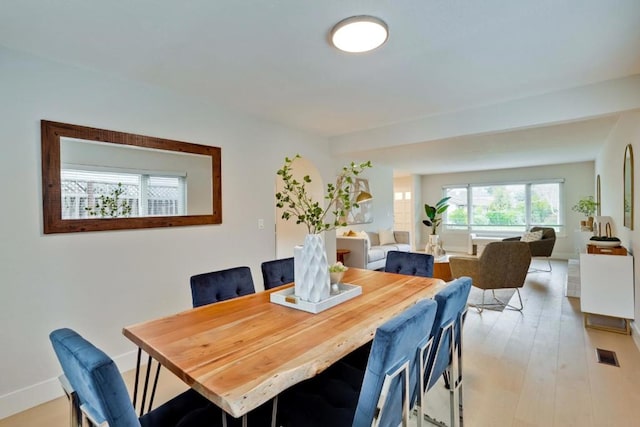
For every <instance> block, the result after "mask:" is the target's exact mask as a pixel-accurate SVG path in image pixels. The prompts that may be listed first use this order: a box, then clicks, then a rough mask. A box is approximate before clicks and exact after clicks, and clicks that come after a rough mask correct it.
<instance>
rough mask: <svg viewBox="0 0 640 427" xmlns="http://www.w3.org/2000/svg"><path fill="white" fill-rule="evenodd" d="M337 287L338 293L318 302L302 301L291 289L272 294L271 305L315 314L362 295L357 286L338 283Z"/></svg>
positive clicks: (359, 287) (360, 288)
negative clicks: (274, 304)
mask: <svg viewBox="0 0 640 427" xmlns="http://www.w3.org/2000/svg"><path fill="white" fill-rule="evenodd" d="M338 287H339V289H340V292H338V293H337V294H334V295H331V296H329V298H327V299H325V300H322V301H319V302H309V301H302V300H301V299H299V298H298V297H296V296H295V295H294V294H293V293H294V288H293V287H291V288H287V289H283V290H281V291H276V292H272V293H271V296H270V298H271V302H273V303H276V304H280V305H284V306H287V307H291V308H295V309H296V310H302V311H307V312H309V313H313V314H317V313H320V312H321V311H324V310H326V309H328V308H331V307H334V306H336V305H338V304H341V303H343V302H345V301H348V300H350V299H351V298H354V297H357V296H358V295H361V294H362V287H361V286H358V285H351V284H349V283H340V284H339V285H338Z"/></svg>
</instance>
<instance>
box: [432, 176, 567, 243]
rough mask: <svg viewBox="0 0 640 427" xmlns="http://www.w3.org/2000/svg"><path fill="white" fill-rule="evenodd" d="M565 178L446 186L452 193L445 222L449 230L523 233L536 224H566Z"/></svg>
mask: <svg viewBox="0 0 640 427" xmlns="http://www.w3.org/2000/svg"><path fill="white" fill-rule="evenodd" d="M563 183H564V180H560V179H558V180H551V181H532V182H517V183H498V184H465V185H452V186H447V187H444V188H443V190H444V195H445V196H450V197H451V199H450V200H449V205H450V206H449V209H448V210H447V212H445V215H444V218H443V223H444V224H445V227H446V228H447V229H448V230H470V231H500V232H522V231H526V230H528V229H529V228H531V227H533V226H545V227H554V228H555V229H556V230H558V231H559V230H560V228H561V227H562V226H563V223H562V212H561V209H560V207H561V206H562V185H563Z"/></svg>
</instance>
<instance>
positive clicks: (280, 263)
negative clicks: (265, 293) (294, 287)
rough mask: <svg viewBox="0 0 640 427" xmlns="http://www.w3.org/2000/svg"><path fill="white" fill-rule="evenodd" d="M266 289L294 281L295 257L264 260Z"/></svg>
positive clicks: (263, 269) (263, 268)
mask: <svg viewBox="0 0 640 427" xmlns="http://www.w3.org/2000/svg"><path fill="white" fill-rule="evenodd" d="M261 268H262V278H263V279H264V289H265V290H267V289H271V288H275V287H277V286H281V285H284V284H287V283H291V282H293V271H294V268H293V257H291V258H283V259H275V260H273V261H266V262H263V263H262V265H261Z"/></svg>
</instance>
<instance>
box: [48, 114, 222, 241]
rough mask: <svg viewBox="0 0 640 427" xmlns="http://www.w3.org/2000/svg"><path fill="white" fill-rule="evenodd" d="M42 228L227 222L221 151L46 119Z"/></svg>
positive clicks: (64, 229) (67, 229)
mask: <svg viewBox="0 0 640 427" xmlns="http://www.w3.org/2000/svg"><path fill="white" fill-rule="evenodd" d="M41 139H42V141H41V142H42V200H43V231H44V233H45V234H50V233H74V232H83V231H102V230H123V229H136V228H155V227H177V226H186V225H203V224H220V223H222V188H221V169H222V168H221V150H220V148H219V147H211V146H207V145H199V144H192V143H188V142H181V141H174V140H169V139H162V138H156V137H151V136H143V135H136V134H131V133H125V132H117V131H110V130H105V129H98V128H91V127H86V126H78V125H72V124H67V123H58V122H51V121H47V120H42V121H41Z"/></svg>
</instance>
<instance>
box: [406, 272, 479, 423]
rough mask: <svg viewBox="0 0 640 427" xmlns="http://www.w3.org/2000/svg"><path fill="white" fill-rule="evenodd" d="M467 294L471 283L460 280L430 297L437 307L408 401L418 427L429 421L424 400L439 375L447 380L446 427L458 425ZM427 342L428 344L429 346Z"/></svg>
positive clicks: (463, 279)
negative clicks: (412, 395) (448, 416)
mask: <svg viewBox="0 0 640 427" xmlns="http://www.w3.org/2000/svg"><path fill="white" fill-rule="evenodd" d="M470 291H471V279H470V278H469V277H461V278H459V279H456V280H453V281H452V282H450V283H449V284H448V285H447V287H446V288H444V289H443V290H442V291H440V292H438V293H437V294H436V295H435V297H434V299H435V300H436V302H437V303H438V311H437V313H436V318H435V321H434V323H433V328H432V330H431V334H430V336H429V337H425V340H424V341H423V342H422V343H421V345H420V347H419V352H418V364H419V367H420V369H419V372H420V374H419V375H418V381H419V386H418V388H417V396H416V398H415V399H414V398H412V401H414V400H417V406H418V425H419V426H421V425H422V423H423V421H424V418H425V417H426V418H428V419H431V420H433V419H432V418H430V417H429V416H428V415H426V414H425V413H424V407H425V405H424V403H425V397H426V394H427V392H428V391H429V390H430V389H431V388H432V387H433V386H434V385H435V384H436V383H437V381H438V379H439V377H440V376H441V375H442V376H445V378H446V379H448V388H449V392H450V394H449V398H450V414H451V423H450V424H449V425H450V426H458V425H460V423H459V420H460V418H461V414H462V412H461V406H462V365H461V345H462V324H463V320H464V316H465V314H466V310H467V299H468V298H469V292H470ZM429 339H430V340H431V341H432V342H431V343H430V345H429V343H428V340H429ZM429 347H430V351H424V352H420V350H421V349H427V348H429ZM445 374H446V375H445ZM453 379H455V381H453ZM456 392H457V393H456ZM436 422H437V421H436Z"/></svg>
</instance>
